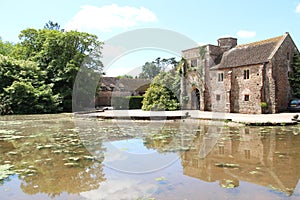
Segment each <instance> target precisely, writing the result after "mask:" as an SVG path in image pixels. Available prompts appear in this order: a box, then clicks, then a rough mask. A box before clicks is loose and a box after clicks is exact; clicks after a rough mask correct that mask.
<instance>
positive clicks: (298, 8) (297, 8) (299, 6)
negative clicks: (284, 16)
mask: <svg viewBox="0 0 300 200" xmlns="http://www.w3.org/2000/svg"><path fill="white" fill-rule="evenodd" d="M296 13H299V14H300V3H298V5H297V7H296Z"/></svg>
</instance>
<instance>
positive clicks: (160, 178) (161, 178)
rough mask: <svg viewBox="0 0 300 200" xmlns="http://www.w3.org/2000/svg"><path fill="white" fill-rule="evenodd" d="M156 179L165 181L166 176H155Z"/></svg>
mask: <svg viewBox="0 0 300 200" xmlns="http://www.w3.org/2000/svg"><path fill="white" fill-rule="evenodd" d="M155 180H156V181H165V180H167V179H166V177H164V176H162V177H158V178H155Z"/></svg>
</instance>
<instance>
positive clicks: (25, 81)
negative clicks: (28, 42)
mask: <svg viewBox="0 0 300 200" xmlns="http://www.w3.org/2000/svg"><path fill="white" fill-rule="evenodd" d="M0 77H1V81H0V102H1V106H0V114H10V113H15V114H28V113H52V112H57V111H59V108H58V105H59V103H60V98H59V96H58V95H54V94H53V92H52V86H53V85H52V84H49V85H48V84H45V82H44V79H45V72H44V71H42V70H41V69H40V68H39V67H38V65H37V63H36V62H32V61H24V60H16V59H12V58H9V57H7V56H1V55H0Z"/></svg>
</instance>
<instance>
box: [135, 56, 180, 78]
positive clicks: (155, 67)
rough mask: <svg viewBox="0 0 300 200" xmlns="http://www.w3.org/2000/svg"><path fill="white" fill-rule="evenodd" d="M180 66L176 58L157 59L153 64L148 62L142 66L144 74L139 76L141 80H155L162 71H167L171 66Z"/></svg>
mask: <svg viewBox="0 0 300 200" xmlns="http://www.w3.org/2000/svg"><path fill="white" fill-rule="evenodd" d="M177 65H178V62H177V61H176V59H175V58H163V59H161V58H160V57H158V58H156V59H155V60H154V61H152V62H146V63H145V64H144V65H143V66H142V72H141V73H140V75H139V78H145V79H153V78H154V77H155V76H157V75H158V74H159V73H160V72H161V71H166V69H167V68H168V67H169V66H172V67H173V68H174V67H175V66H177Z"/></svg>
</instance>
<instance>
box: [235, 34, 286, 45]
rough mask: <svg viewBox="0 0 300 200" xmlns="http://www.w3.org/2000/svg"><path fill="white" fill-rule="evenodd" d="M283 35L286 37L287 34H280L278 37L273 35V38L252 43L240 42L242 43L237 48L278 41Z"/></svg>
mask: <svg viewBox="0 0 300 200" xmlns="http://www.w3.org/2000/svg"><path fill="white" fill-rule="evenodd" d="M283 37H285V35H280V36H277V37H272V38H268V39H265V40H259V41H255V42H250V43H246V44H240V45H237V46H236V47H235V48H239V47H245V46H256V45H262V44H267V43H272V42H276V43H277V42H279V41H281V40H282V38H283Z"/></svg>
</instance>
